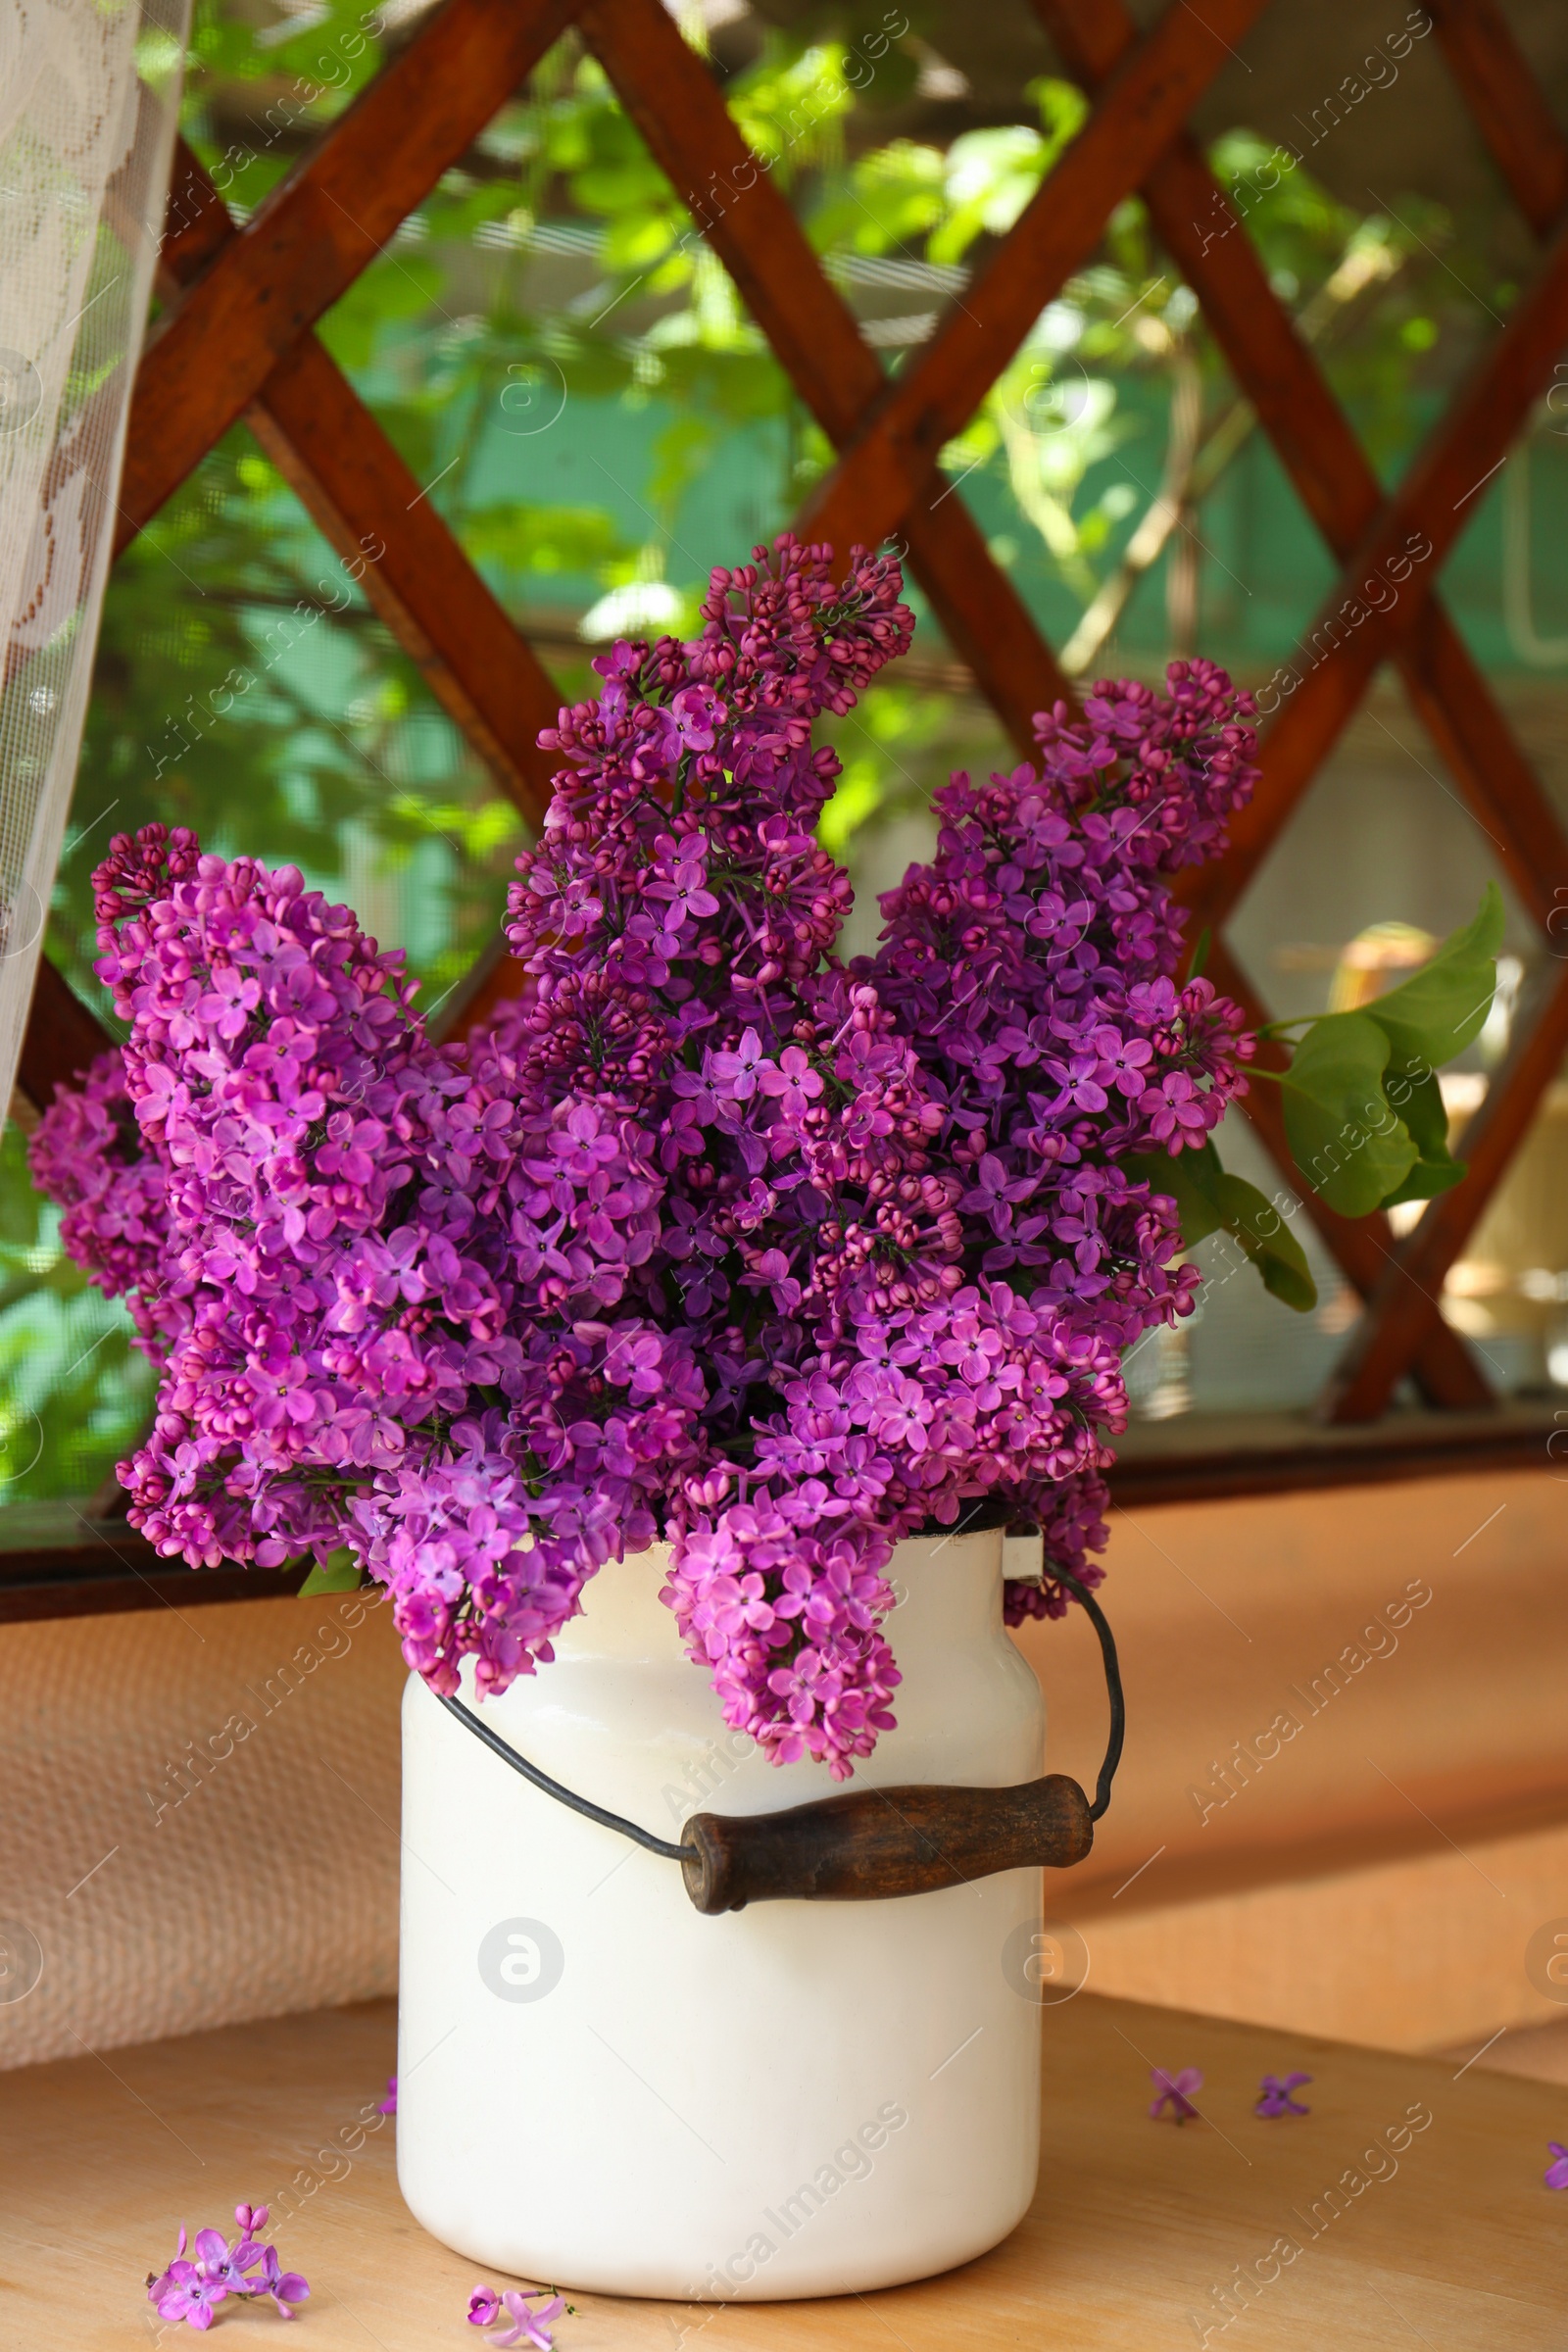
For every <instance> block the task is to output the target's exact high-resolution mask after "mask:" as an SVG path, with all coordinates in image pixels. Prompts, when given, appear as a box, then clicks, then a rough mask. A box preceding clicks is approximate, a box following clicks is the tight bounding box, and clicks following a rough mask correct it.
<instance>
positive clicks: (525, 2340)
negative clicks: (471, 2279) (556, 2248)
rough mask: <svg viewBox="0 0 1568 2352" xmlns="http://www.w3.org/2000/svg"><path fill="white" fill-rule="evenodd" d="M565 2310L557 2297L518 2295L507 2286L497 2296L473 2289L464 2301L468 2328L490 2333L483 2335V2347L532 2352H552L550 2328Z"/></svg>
mask: <svg viewBox="0 0 1568 2352" xmlns="http://www.w3.org/2000/svg"><path fill="white" fill-rule="evenodd" d="M535 2303H537V2304H538V2306H539V2308H538V2310H537V2311H535V2309H534V2308H533V2306H534V2305H535ZM569 2309H570V2305H569V2304H568V2303H566V2302H565V2301H564V2298H563V2297H562V2296H560V2295H544V2294H540V2293H538V2292H537V2291H535V2292H534V2293H532V2294H522V2293H520V2292H519V2291H518V2290H517V2289H516V2288H515V2287H510V2286H509V2287H503V2288H502V2290H501V2292H500V2293H499V2294H497V2293H496V2291H495V2289H494V2288H493V2287H488V2286H476V2287H475V2288H474V2290H473V2293H472V2294H471V2295H470V2296H469V2298H468V2315H467V2316H468V2324H469V2326H470V2327H484V2328H487V2329H494V2332H493V2333H490V2334H487V2336H486V2338H485V2340H486V2342H487V2343H492V2344H501V2345H506V2344H530V2345H532V2347H533V2352H554V2345H555V2337H554V2336H553V2334H552V2333H551V2328H552V2327H553V2326H554V2324H555V2322H556V2321H557V2320H559V2319H560V2317H561V2315H562V2313H563V2312H564V2311H568V2310H569Z"/></svg>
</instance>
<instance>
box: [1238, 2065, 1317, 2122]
mask: <svg viewBox="0 0 1568 2352" xmlns="http://www.w3.org/2000/svg"><path fill="white" fill-rule="evenodd" d="M1311 2080H1312V2078H1311V2076H1310V2075H1286V2076H1285V2078H1284V2079H1283V2081H1282V2080H1281V2078H1280V2077H1279V2076H1278V2075H1265V2076H1264V2077H1263V2081H1262V2084H1261V2091H1262V2095H1261V2097H1260V2098H1259V2099H1258V2100H1257V2102H1256V2104H1255V2106H1254V2107H1253V2109H1252V2113H1253V2114H1254V2115H1310V2114H1311V2112H1312V2110H1311V2108H1310V2107H1307V2106H1303V2104H1302V2103H1301V2101H1300V2100H1299V2099H1293V2098H1292V2096H1291V2093H1292V2091H1293V2090H1295V2089H1297V2088H1298V2087H1299V2085H1300V2084H1301V2083H1302V2082H1311Z"/></svg>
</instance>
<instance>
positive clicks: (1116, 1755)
mask: <svg viewBox="0 0 1568 2352" xmlns="http://www.w3.org/2000/svg"><path fill="white" fill-rule="evenodd" d="M1051 1573H1052V1575H1053V1576H1054V1577H1055V1578H1056V1580H1057V1582H1058V1583H1060V1584H1063V1585H1065V1586H1066V1587H1067V1590H1068V1591H1069V1592H1070V1593H1072V1594H1073V1596H1074V1598H1075V1599H1076V1600H1077V1601H1078V1602H1079V1604H1080V1606H1081V1607H1082V1609H1083V1611H1084V1614H1085V1616H1087V1618H1088V1619H1089V1622H1090V1624H1091V1625H1092V1626H1093V1627H1094V1629H1095V1632H1096V1634H1097V1635H1098V1637H1099V1640H1100V1653H1101V1657H1102V1659H1103V1664H1104V1669H1105V1690H1106V1693H1107V1695H1108V1697H1109V1700H1110V1735H1109V1738H1108V1740H1107V1742H1106V1746H1105V1756H1104V1761H1103V1764H1102V1765H1101V1767H1100V1777H1099V1779H1098V1781H1097V1782H1096V1784H1095V1801H1094V1803H1093V1804H1092V1805H1089V1806H1088V1807H1087V1817H1088V1820H1089V1822H1090V1823H1093V1822H1097V1821H1099V1819H1100V1818H1101V1816H1102V1814H1103V1812H1104V1811H1105V1808H1106V1806H1107V1805H1108V1804H1109V1803H1110V1785H1111V1782H1112V1781H1113V1780H1114V1779H1115V1777H1116V1767H1117V1765H1118V1764H1119V1763H1120V1762H1121V1751H1122V1742H1123V1740H1124V1737H1125V1734H1126V1728H1127V1708H1126V1702H1125V1700H1124V1698H1123V1696H1122V1687H1121V1668H1120V1665H1119V1663H1118V1661H1117V1657H1116V1642H1115V1638H1114V1636H1113V1635H1112V1633H1111V1630H1110V1627H1109V1625H1108V1624H1107V1623H1106V1620H1105V1614H1104V1611H1103V1609H1102V1608H1101V1606H1100V1603H1099V1601H1097V1600H1096V1598H1095V1596H1094V1594H1093V1593H1091V1592H1090V1591H1089V1589H1088V1587H1087V1586H1086V1585H1082V1584H1080V1583H1079V1581H1078V1579H1077V1577H1075V1576H1072V1575H1069V1573H1068V1572H1067V1570H1066V1569H1065V1568H1057V1567H1053V1568H1052V1571H1051ZM435 1696H436V1697H437V1698H439V1699H440V1701H441V1704H442V1705H443V1706H444V1707H445V1708H446V1710H447V1712H448V1714H449V1715H455V1716H456V1717H457V1719H458V1721H459V1722H460V1723H462V1724H464V1725H465V1726H466V1729H467V1730H468V1731H470V1732H471V1733H472V1734H473V1736H474V1738H475V1739H476V1740H482V1741H483V1742H484V1744H485V1746H486V1747H487V1748H489V1750H490V1752H491V1754H492V1755H496V1756H499V1757H500V1758H501V1761H502V1762H503V1763H504V1764H510V1765H511V1767H512V1769H513V1771H514V1772H516V1773H520V1774H521V1775H522V1778H523V1779H524V1780H525V1781H528V1782H531V1783H532V1785H533V1787H534V1788H535V1789H542V1790H543V1791H544V1793H545V1795H546V1796H553V1797H554V1798H555V1799H556V1801H557V1803H558V1804H563V1805H567V1806H569V1807H570V1809H571V1810H572V1812H573V1813H580V1814H582V1816H583V1817H584V1819H585V1820H587V1821H597V1822H598V1823H599V1825H600V1827H601V1828H602V1829H606V1830H616V1831H618V1832H619V1834H620V1836H621V1837H622V1838H631V1840H632V1842H633V1843H634V1844H636V1845H640V1846H642V1847H643V1848H644V1849H645V1850H646V1851H647V1852H648V1853H651V1854H659V1855H660V1856H662V1859H663V1860H665V1861H666V1862H681V1863H690V1864H701V1863H702V1861H703V1859H704V1856H703V1852H702V1849H701V1848H699V1847H698V1846H696V1845H692V1844H683V1845H676V1844H674V1843H673V1842H672V1841H671V1840H670V1839H669V1838H656V1837H655V1836H654V1833H653V1832H652V1830H645V1829H642V1828H640V1827H639V1825H638V1824H637V1823H636V1822H634V1821H627V1820H626V1819H625V1817H624V1815H622V1814H619V1813H612V1812H611V1811H610V1809H609V1807H608V1806H605V1805H596V1804H595V1803H594V1802H593V1800H592V1799H591V1798H590V1797H586V1796H579V1795H578V1794H577V1793H576V1791H575V1790H574V1789H567V1788H565V1787H564V1785H563V1783H562V1782H560V1781H556V1780H552V1779H551V1777H550V1775H549V1773H548V1772H541V1771H540V1769H539V1767H538V1765H537V1764H530V1763H529V1762H528V1759H527V1758H526V1756H521V1755H519V1754H518V1753H517V1750H516V1749H515V1747H514V1746H513V1745H512V1744H511V1742H510V1741H509V1740H503V1739H502V1738H501V1735H500V1734H499V1733H498V1732H493V1731H492V1730H491V1729H490V1726H489V1725H488V1724H487V1723H481V1721H480V1720H479V1718H478V1716H477V1715H475V1714H474V1713H473V1711H472V1709H471V1708H469V1707H466V1706H465V1705H464V1703H463V1701H462V1699H461V1698H450V1697H448V1696H447V1695H446V1693H445V1692H444V1691H437V1692H436V1693H435ZM1054 1778H1055V1779H1056V1780H1057V1781H1059V1779H1060V1776H1059V1775H1057V1776H1054ZM1031 1786H1032V1787H1042V1788H1043V1787H1044V1784H1031ZM942 1793H943V1791H942V1790H941V1789H940V1788H933V1789H931V1790H930V1791H929V1794H930V1795H931V1796H932V1797H940V1796H941V1795H942ZM957 1793H960V1792H957V1791H955V1794H957ZM1074 1794H1075V1795H1076V1791H1074ZM840 1801H842V1800H835V1799H833V1798H828V1799H826V1800H825V1802H826V1803H827V1804H829V1805H833V1804H835V1803H836V1802H840ZM1077 1802H1078V1803H1079V1804H1080V1805H1082V1804H1083V1802H1084V1800H1083V1799H1082V1797H1078V1798H1077ZM796 1810H797V1811H798V1812H799V1813H800V1814H802V1815H804V1814H806V1813H808V1812H815V1811H817V1810H819V1808H817V1807H808V1806H801V1807H798V1808H796ZM700 1818H704V1819H707V1818H709V1817H707V1816H703V1817H700ZM777 1818H779V1817H778V1816H773V1815H760V1816H758V1817H757V1821H758V1825H759V1826H760V1824H761V1823H763V1822H766V1821H770V1820H774V1819H777ZM742 1826H743V1825H740V1824H737V1825H736V1827H737V1828H741V1827H742ZM688 1827H690V1825H689V1824H688Z"/></svg>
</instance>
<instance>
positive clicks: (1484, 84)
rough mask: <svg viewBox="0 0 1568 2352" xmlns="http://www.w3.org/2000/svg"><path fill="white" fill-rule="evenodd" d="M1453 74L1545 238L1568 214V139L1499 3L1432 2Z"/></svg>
mask: <svg viewBox="0 0 1568 2352" xmlns="http://www.w3.org/2000/svg"><path fill="white" fill-rule="evenodd" d="M1428 13H1429V15H1430V16H1431V17H1432V20H1433V23H1434V24H1435V25H1436V27H1437V34H1438V39H1439V41H1440V42H1441V43H1442V45H1443V48H1444V52H1445V54H1446V57H1447V60H1448V64H1449V66H1450V67H1451V68H1452V70H1453V77H1454V80H1455V81H1456V82H1457V84H1458V86H1459V92H1460V95H1461V97H1462V98H1463V99H1464V102H1465V105H1466V107H1467V108H1468V109H1469V111H1470V115H1471V117H1472V119H1473V121H1474V123H1475V124H1476V127H1477V129H1478V130H1479V131H1480V133H1481V136H1482V137H1483V139H1484V140H1485V141H1486V143H1487V148H1488V151H1489V153H1490V154H1491V156H1492V160H1493V162H1494V163H1495V165H1496V167H1497V170H1498V171H1499V172H1500V173H1501V174H1502V179H1503V184H1504V185H1505V186H1506V187H1507V188H1508V189H1509V190H1510V191H1511V193H1512V196H1513V200H1514V202H1515V204H1517V205H1518V207H1519V210H1520V211H1521V212H1522V213H1523V214H1524V217H1525V219H1526V220H1527V221H1529V223H1530V225H1531V227H1532V228H1533V229H1534V230H1535V232H1536V234H1537V236H1538V237H1544V236H1545V235H1547V234H1548V233H1549V232H1550V231H1551V230H1552V229H1553V228H1555V227H1556V225H1557V223H1558V221H1560V220H1561V219H1562V216H1563V214H1564V212H1568V141H1565V140H1564V138H1563V135H1562V132H1561V131H1560V130H1559V129H1558V128H1557V124H1556V122H1555V120H1554V118H1553V116H1552V112H1551V109H1550V107H1549V106H1548V105H1547V104H1546V101H1545V98H1544V95H1543V93H1542V90H1541V86H1540V84H1539V83H1538V82H1537V80H1536V77H1535V75H1534V74H1533V73H1531V71H1530V68H1529V67H1528V66H1527V65H1526V63H1525V61H1524V57H1523V55H1522V54H1521V51H1520V48H1519V44H1518V42H1517V41H1516V40H1515V38H1514V34H1513V27H1512V25H1510V24H1509V23H1508V20H1507V18H1506V17H1505V16H1504V15H1503V13H1502V11H1501V9H1500V8H1498V7H1497V6H1496V5H1495V0H1431V4H1430V8H1429V11H1428Z"/></svg>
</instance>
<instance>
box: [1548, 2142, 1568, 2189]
mask: <svg viewBox="0 0 1568 2352" xmlns="http://www.w3.org/2000/svg"><path fill="white" fill-rule="evenodd" d="M1546 2145H1547V2147H1548V2148H1549V2149H1550V2150H1551V2153H1552V2158H1553V2161H1552V2163H1550V2164H1548V2165H1547V2167H1546V2169H1545V2171H1544V2173H1543V2175H1542V2179H1543V2180H1544V2181H1545V2183H1546V2186H1547V2187H1548V2188H1568V2148H1565V2147H1564V2146H1563V2144H1562V2142H1561V2140H1560V2139H1548V2140H1547V2142H1546Z"/></svg>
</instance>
